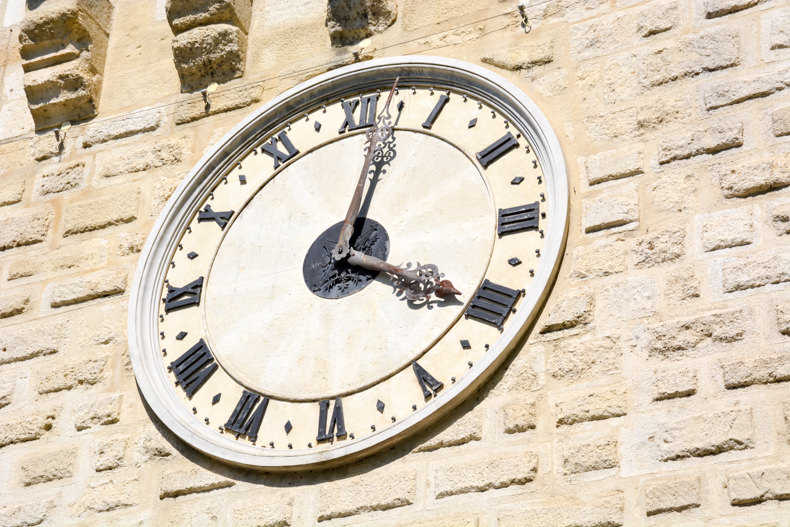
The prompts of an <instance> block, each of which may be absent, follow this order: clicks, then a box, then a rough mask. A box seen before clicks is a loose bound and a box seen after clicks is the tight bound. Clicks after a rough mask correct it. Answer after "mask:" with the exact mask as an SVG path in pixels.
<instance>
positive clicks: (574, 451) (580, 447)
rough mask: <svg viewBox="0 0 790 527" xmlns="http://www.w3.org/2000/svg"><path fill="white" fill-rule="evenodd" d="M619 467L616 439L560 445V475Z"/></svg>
mask: <svg viewBox="0 0 790 527" xmlns="http://www.w3.org/2000/svg"><path fill="white" fill-rule="evenodd" d="M619 465H620V454H619V449H618V444H617V439H616V438H613V437H605V438H600V439H591V438H585V439H584V440H582V441H574V442H566V443H565V444H563V445H562V473H563V474H565V475H566V476H567V475H571V474H581V473H582V472H592V471H595V470H606V469H608V468H616V467H618V466H619Z"/></svg>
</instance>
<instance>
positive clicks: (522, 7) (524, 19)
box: [518, 0, 532, 33]
mask: <svg viewBox="0 0 790 527" xmlns="http://www.w3.org/2000/svg"><path fill="white" fill-rule="evenodd" d="M528 4H529V0H521V1H520V2H519V3H518V13H519V15H521V27H523V28H524V33H529V32H530V31H532V26H530V25H529V16H527V5H528Z"/></svg>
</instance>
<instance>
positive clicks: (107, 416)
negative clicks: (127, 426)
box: [74, 394, 122, 430]
mask: <svg viewBox="0 0 790 527" xmlns="http://www.w3.org/2000/svg"><path fill="white" fill-rule="evenodd" d="M121 397H122V396H121V394H107V395H102V396H101V397H98V398H94V399H93V400H89V401H86V402H83V403H80V404H78V405H77V406H76V408H74V428H75V429H76V430H85V429H88V428H92V427H94V426H98V425H111V424H113V423H117V422H118V421H119V420H120V418H121Z"/></svg>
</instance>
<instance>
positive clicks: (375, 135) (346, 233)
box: [332, 77, 400, 260]
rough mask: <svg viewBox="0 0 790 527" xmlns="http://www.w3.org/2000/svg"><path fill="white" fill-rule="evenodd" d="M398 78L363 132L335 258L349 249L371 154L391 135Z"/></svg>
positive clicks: (371, 158)
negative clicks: (361, 151) (362, 157)
mask: <svg viewBox="0 0 790 527" xmlns="http://www.w3.org/2000/svg"><path fill="white" fill-rule="evenodd" d="M398 79H400V77H396V78H395V83H394V84H393V85H392V89H391V90H390V94H389V96H388V97H387V104H386V105H385V106H384V109H383V110H382V111H381V112H380V113H379V115H378V117H376V122H375V123H373V124H372V125H371V127H370V128H368V131H367V132H365V137H366V138H367V140H366V142H365V149H366V151H367V152H366V154H365V163H364V164H363V165H362V172H360V174H359V181H358V182H357V188H356V190H355V191H354V196H353V197H352V198H351V204H349V206H348V212H347V213H346V219H345V220H343V227H341V229H340V236H339V237H338V239H337V245H335V248H334V249H333V250H332V258H333V259H335V260H342V259H343V258H345V257H346V256H347V255H348V253H349V250H350V249H351V243H350V241H351V236H352V235H353V234H354V222H355V221H356V220H357V216H359V209H360V207H361V206H362V190H363V189H364V188H365V179H367V176H368V172H369V171H370V164H371V163H372V162H373V155H374V154H375V153H376V152H377V151H379V150H381V148H382V147H383V146H384V143H385V141H386V140H387V139H389V137H390V135H392V124H391V117H392V116H391V115H390V101H392V95H393V94H394V93H395V88H396V87H397V86H398ZM361 118H362V116H360V119H361Z"/></svg>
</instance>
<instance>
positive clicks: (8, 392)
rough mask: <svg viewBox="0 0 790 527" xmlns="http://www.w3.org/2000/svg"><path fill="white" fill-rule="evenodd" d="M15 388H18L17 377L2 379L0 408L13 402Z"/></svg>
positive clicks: (0, 382)
mask: <svg viewBox="0 0 790 527" xmlns="http://www.w3.org/2000/svg"><path fill="white" fill-rule="evenodd" d="M14 388H16V379H13V378H11V379H0V408H5V407H6V406H8V405H9V404H11V402H13V398H14Z"/></svg>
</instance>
